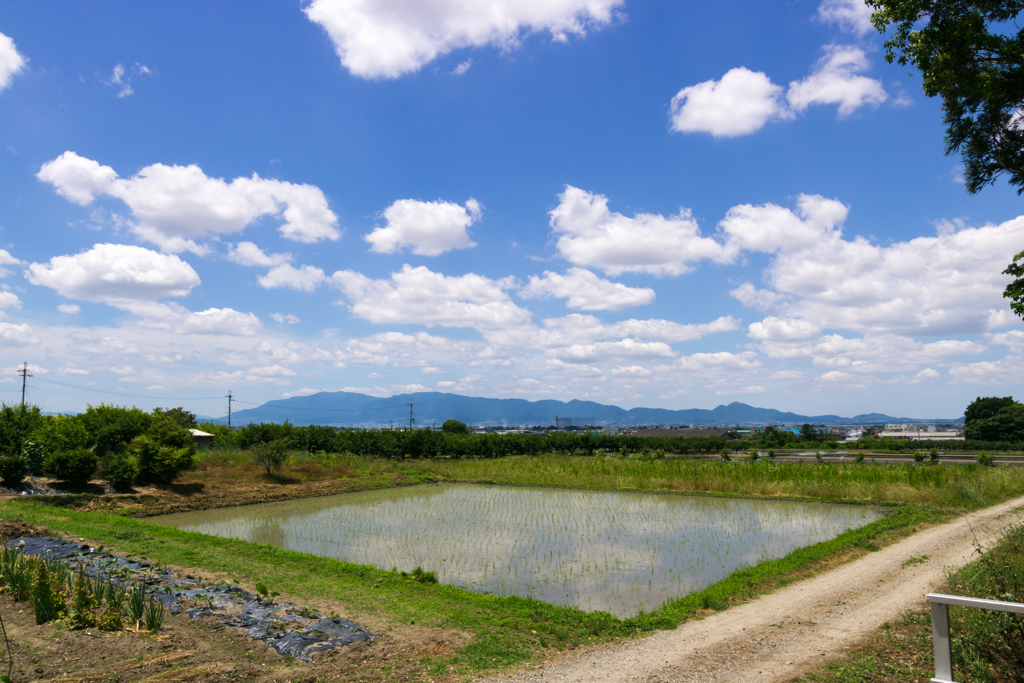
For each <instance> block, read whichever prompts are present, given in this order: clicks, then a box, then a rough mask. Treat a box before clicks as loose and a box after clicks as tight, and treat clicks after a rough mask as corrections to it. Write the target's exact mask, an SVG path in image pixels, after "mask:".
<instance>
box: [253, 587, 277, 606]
mask: <svg viewBox="0 0 1024 683" xmlns="http://www.w3.org/2000/svg"><path fill="white" fill-rule="evenodd" d="M256 592H257V593H258V594H259V596H260V599H261V600H263V601H264V602H266V603H267V604H268V605H273V604H274V598H276V597H278V596H279V595H281V594H280V593H278V592H277V591H272V590H270V589H269V588H267V584H265V583H263V582H262V581H259V582H257V583H256Z"/></svg>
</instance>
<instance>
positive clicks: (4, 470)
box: [0, 455, 28, 486]
mask: <svg viewBox="0 0 1024 683" xmlns="http://www.w3.org/2000/svg"><path fill="white" fill-rule="evenodd" d="M27 475H28V462H27V461H26V460H25V458H23V457H22V456H20V455H0V482H3V483H4V484H6V485H7V486H17V485H18V484H20V483H21V482H23V481H24V480H25V477H26V476H27Z"/></svg>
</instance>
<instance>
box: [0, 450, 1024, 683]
mask: <svg viewBox="0 0 1024 683" xmlns="http://www.w3.org/2000/svg"><path fill="white" fill-rule="evenodd" d="M240 457H241V456H239V455H238V454H235V455H232V454H224V453H221V454H217V453H214V454H210V455H209V456H207V457H206V458H204V464H203V465H201V466H200V468H199V469H198V470H197V471H196V472H195V473H193V474H191V475H189V476H190V477H192V478H194V480H203V481H205V486H207V487H209V486H214V487H217V486H228V484H229V482H232V481H233V482H235V483H237V482H239V481H242V482H245V481H248V480H250V479H251V480H252V481H253V482H264V483H267V482H266V481H265V479H263V478H262V477H261V476H260V475H259V474H258V473H256V472H254V471H251V469H249V468H251V466H248V465H243V464H242V463H241V461H240V460H239V458H240ZM304 468H306V469H304ZM281 476H282V477H284V479H281V478H278V480H277V481H292V480H297V481H302V480H303V479H304V478H308V480H309V481H313V480H315V479H316V478H318V477H322V476H331V477H335V478H336V477H344V478H345V481H348V482H352V484H353V489H358V488H365V486H364V485H363V484H360V483H359V482H363V483H365V482H368V481H372V482H377V483H376V484H374V486H383V485H386V484H387V482H389V481H394V480H395V478H398V479H399V480H412V479H415V478H417V477H418V478H420V479H426V478H430V477H438V478H443V479H448V480H460V481H478V482H482V481H491V482H498V483H509V484H530V485H550V486H577V487H593V488H604V489H625V490H651V491H680V492H702V493H714V494H733V495H755V496H771V497H784V498H804V499H808V498H813V499H828V500H837V501H850V502H877V503H889V504H897V506H896V507H895V508H894V509H893V511H892V512H891V513H890V514H889V515H888V516H886V517H885V518H884V519H882V520H879V521H877V522H874V523H872V524H869V525H867V526H865V527H863V528H861V529H857V530H852V531H848V532H846V533H844V534H842V535H840V536H839V537H837V538H835V539H833V540H831V541H826V542H823V543H819V544H816V545H813V546H809V547H807V548H803V549H800V550H797V551H795V552H793V553H791V554H790V555H789V556H787V557H785V558H782V559H780V560H773V561H767V562H764V563H761V564H759V565H757V566H756V567H752V568H748V569H744V570H740V571H737V572H735V573H733V574H732V575H731V576H729V577H727V578H726V579H724V580H723V581H721V582H719V583H717V584H715V585H713V586H710V587H709V588H707V589H705V590H703V591H701V592H699V593H695V594H692V595H689V596H685V597H682V598H678V599H675V600H671V601H669V602H668V603H666V604H665V605H663V606H661V607H660V608H658V609H657V610H654V611H653V612H649V613H642V614H639V615H637V616H636V617H634V618H631V619H619V618H616V617H614V616H611V615H609V614H606V613H585V612H581V611H580V610H576V609H572V608H566V607H559V606H555V605H550V604H546V603H542V602H538V601H535V600H530V599H524V598H515V597H495V596H489V595H480V594H476V593H472V592H469V591H465V590H462V589H459V588H455V587H450V586H437V585H425V584H420V583H415V582H410V581H408V580H406V579H403V578H402V577H401V576H400V575H399V574H397V573H393V572H389V571H383V570H380V569H376V568H372V567H366V566H357V565H352V564H348V563H344V562H339V561H336V560H331V559H326V558H321V557H316V556H312V555H306V554H301V553H295V552H291V551H286V550H281V549H278V548H273V547H269V546H265V545H260V544H251V543H245V542H241V541H234V540H229V539H221V538H214V537H209V536H204V535H200V534H194V533H188V532H184V531H178V530H176V529H172V528H168V527H164V526H161V525H157V524H153V523H150V522H146V521H144V520H139V519H132V518H129V517H127V516H112V515H110V514H108V513H97V512H82V511H78V510H75V509H73V508H63V509H55V508H53V507H51V506H48V505H45V504H43V503H41V502H37V501H31V500H23V499H19V500H15V501H11V502H8V503H5V504H4V505H3V506H2V507H0V514H4V515H5V516H19V517H21V518H23V519H25V520H26V521H29V522H31V523H35V524H43V525H46V526H49V527H51V528H54V529H59V530H61V531H64V532H66V533H70V534H73V535H75V536H82V537H86V538H89V539H91V540H93V541H94V542H96V543H103V544H106V545H108V547H114V548H116V549H117V550H118V551H120V552H127V553H132V554H134V555H137V556H138V555H141V556H144V557H146V558H149V559H150V560H153V561H157V562H161V563H165V564H170V565H178V566H185V567H193V568H197V569H201V570H203V571H205V572H210V573H211V574H215V575H217V576H218V577H224V578H229V579H232V580H234V579H237V580H239V581H241V582H243V583H245V584H248V585H249V586H252V585H253V584H254V583H255V582H256V581H262V582H264V583H266V584H267V585H268V586H271V587H272V589H273V590H277V591H280V592H282V593H283V594H285V595H286V596H287V597H288V598H289V599H293V600H296V601H298V602H300V603H302V602H304V601H310V602H325V603H329V604H334V605H339V606H341V607H343V608H344V610H345V611H346V613H348V614H350V615H352V616H353V617H354V618H355V619H356V620H358V618H359V615H360V614H363V615H369V614H372V615H375V616H377V617H379V618H381V619H383V620H385V621H386V622H387V623H392V624H402V623H405V624H408V623H410V622H411V621H415V622H416V623H417V624H422V625H426V626H433V627H437V628H443V629H458V630H460V631H463V632H466V633H468V634H470V635H471V636H472V639H471V641H470V642H469V643H468V644H467V645H465V646H464V647H462V648H461V649H460V650H458V651H457V652H456V654H455V655H454V656H452V657H448V658H445V659H439V660H436V661H434V660H425V661H424V668H425V671H427V672H429V671H434V672H436V673H441V672H443V671H445V670H447V667H448V666H454V667H455V668H456V671H459V672H463V673H468V672H471V671H477V670H481V669H488V668H493V667H501V666H506V665H511V664H514V663H518V662H524V661H529V660H531V659H536V658H538V657H542V656H543V655H542V652H543V649H544V648H550V647H555V648H559V649H562V648H567V647H575V646H579V645H581V644H587V643H594V642H599V641H607V640H610V639H613V638H617V637H626V636H632V635H635V634H637V633H639V632H642V631H647V630H651V629H656V628H671V627H673V626H675V625H677V624H679V623H681V622H682V621H684V620H686V619H690V618H694V617H699V616H700V615H702V614H706V613H708V610H718V609H724V608H725V607H727V606H728V605H730V604H735V603H738V602H743V601H746V600H748V599H751V598H753V597H756V596H757V595H759V594H762V593H764V592H767V591H770V590H772V589H774V588H776V587H778V586H781V585H785V584H787V583H790V582H792V581H794V580H797V579H799V578H802V577H804V576H808V575H812V574H815V573H818V572H820V571H823V570H826V569H828V568H830V567H832V566H835V565H836V564H838V563H841V562H843V561H846V560H849V559H853V558H855V557H857V556H860V555H863V554H865V553H868V552H870V551H872V550H877V549H878V548H880V547H882V546H885V545H888V544H889V543H891V542H894V541H896V540H898V539H900V538H902V537H905V536H907V535H909V534H911V533H913V532H914V531H915V530H916V529H917V528H919V527H920V526H921V525H923V524H928V523H934V522H941V521H943V520H944V519H946V518H948V517H949V516H950V515H953V514H957V513H960V512H965V511H968V510H971V509H977V508H980V507H984V506H986V505H989V504H993V503H996V502H999V501H1001V500H1005V499H1007V498H1009V497H1012V496H1014V495H1021V494H1024V469H1016V468H979V467H966V468H963V467H956V468H954V467H949V468H947V467H931V468H929V467H906V466H872V465H811V464H799V463H778V464H776V463H768V462H766V463H756V464H755V463H747V462H733V463H716V462H694V461H676V460H667V461H640V460H633V459H620V458H605V457H561V456H542V457H516V458H507V459H500V460H486V461H446V460H435V461H416V462H401V463H389V462H381V461H368V460H365V459H363V458H357V457H355V456H338V457H327V458H320V459H315V458H314V459H312V460H304V459H296V460H293V462H292V463H291V464H290V465H289V466H288V467H287V468H286V470H285V472H284V473H283V475H281ZM389 477H390V479H389ZM197 483H198V482H197ZM278 485H280V486H289V485H293V484H278ZM425 569H428V570H429V569H431V568H430V567H426V568H425Z"/></svg>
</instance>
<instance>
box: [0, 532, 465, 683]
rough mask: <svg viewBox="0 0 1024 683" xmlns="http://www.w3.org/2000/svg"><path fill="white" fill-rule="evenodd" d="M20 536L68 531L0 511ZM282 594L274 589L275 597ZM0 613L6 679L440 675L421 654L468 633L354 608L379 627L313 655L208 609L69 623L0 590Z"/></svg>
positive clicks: (322, 682) (70, 681)
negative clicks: (158, 620) (48, 619)
mask: <svg viewBox="0 0 1024 683" xmlns="http://www.w3.org/2000/svg"><path fill="white" fill-rule="evenodd" d="M26 536H57V537H61V538H69V537H68V536H67V535H66V534H62V533H59V532H54V531H52V530H50V529H47V528H45V527H40V526H36V525H31V524H26V523H25V522H23V521H22V520H20V519H9V520H0V543H4V542H6V541H8V540H11V539H14V538H21V537H26ZM69 540H76V541H77V540H79V539H77V538H73V539H69ZM82 540H84V541H86V542H89V539H82ZM176 569H179V568H176ZM188 572H191V573H198V570H195V569H191V570H190V569H188V568H181V569H180V573H188ZM204 574H205V572H204ZM216 578H224V577H215V579H216ZM286 598H287V596H281V599H282V600H284V599H286ZM310 607H312V608H313V609H318V610H321V611H323V612H324V613H328V612H330V611H331V610H332V609H338V610H340V609H341V608H340V606H338V605H334V604H331V603H328V602H314V603H313V604H311V605H310ZM342 616H349V615H342ZM0 617H2V618H3V623H4V628H5V630H6V635H7V637H8V638H9V643H10V647H11V656H10V657H9V656H8V653H7V651H6V646H5V644H4V643H3V641H2V640H0V674H6V673H7V672H8V667H9V664H10V662H11V661H12V660H13V666H11V667H10V670H11V680H12V681H13V682H14V683H28V682H29V681H32V682H36V683H56V681H60V682H61V683H91V682H94V681H95V682H96V683H99V682H101V681H108V682H109V681H117V682H118V683H129V682H139V683H158V682H160V683H169V682H173V681H203V682H205V683H226V682H227V681H254V682H256V683H286V682H292V683H328V682H331V681H358V682H360V683H370V682H376V681H389V682H391V681H393V682H398V683H402V682H407V681H408V682H412V681H423V680H430V681H433V682H434V683H445V682H446V681H451V680H453V677H452V676H445V675H434V676H429V677H427V678H424V676H423V669H424V664H425V663H429V662H431V661H434V660H435V659H437V658H443V657H447V656H450V655H451V654H452V653H453V652H454V651H455V650H456V649H457V648H459V647H461V646H462V645H464V644H465V641H466V640H467V638H468V635H467V634H463V633H459V632H457V631H452V630H444V629H436V628H430V627H425V626H422V625H415V626H411V625H398V624H392V623H389V622H387V621H386V620H384V619H382V618H380V617H377V616H371V615H359V623H360V625H362V626H365V627H366V628H367V629H369V630H370V631H371V632H373V633H377V634H380V637H377V638H374V639H373V640H372V641H368V642H360V643H355V644H353V645H349V646H347V647H343V648H338V649H335V650H331V651H328V652H324V653H320V654H318V655H316V657H314V661H313V662H303V661H300V660H297V659H292V658H291V657H283V656H281V655H279V654H277V652H275V651H274V650H272V649H271V648H270V647H268V646H267V645H265V644H264V643H261V642H258V641H254V640H251V639H250V638H248V637H247V636H246V635H245V633H244V632H242V631H240V630H238V629H233V628H225V627H224V626H223V625H221V624H220V623H218V622H216V621H215V620H212V619H208V618H204V619H201V620H197V621H191V620H190V619H189V618H188V615H186V614H184V613H182V614H177V615H170V614H168V615H167V616H166V617H165V620H164V624H163V628H161V629H160V631H159V632H157V633H155V634H150V633H147V632H146V631H145V630H139V629H134V628H133V627H132V625H131V624H127V623H126V624H125V628H124V629H123V630H121V631H118V632H102V631H98V630H96V629H90V630H84V631H69V630H67V629H66V628H64V627H62V626H60V625H58V624H55V623H48V624H44V625H42V626H39V625H37V624H36V623H35V617H34V613H33V611H32V607H31V605H29V604H28V603H25V602H20V603H16V602H14V601H13V600H12V599H11V597H10V596H9V595H0Z"/></svg>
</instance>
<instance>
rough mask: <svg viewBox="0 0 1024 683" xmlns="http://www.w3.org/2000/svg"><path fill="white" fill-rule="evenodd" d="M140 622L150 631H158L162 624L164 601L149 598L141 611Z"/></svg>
mask: <svg viewBox="0 0 1024 683" xmlns="http://www.w3.org/2000/svg"><path fill="white" fill-rule="evenodd" d="M142 623H143V624H144V625H145V627H146V630H147V631H149V632H150V633H154V632H156V631H159V630H160V628H161V627H162V626H163V625H164V603H162V602H160V601H159V600H155V599H153V598H150V599H149V600H148V601H147V602H146V609H145V611H144V612H143V613H142Z"/></svg>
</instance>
